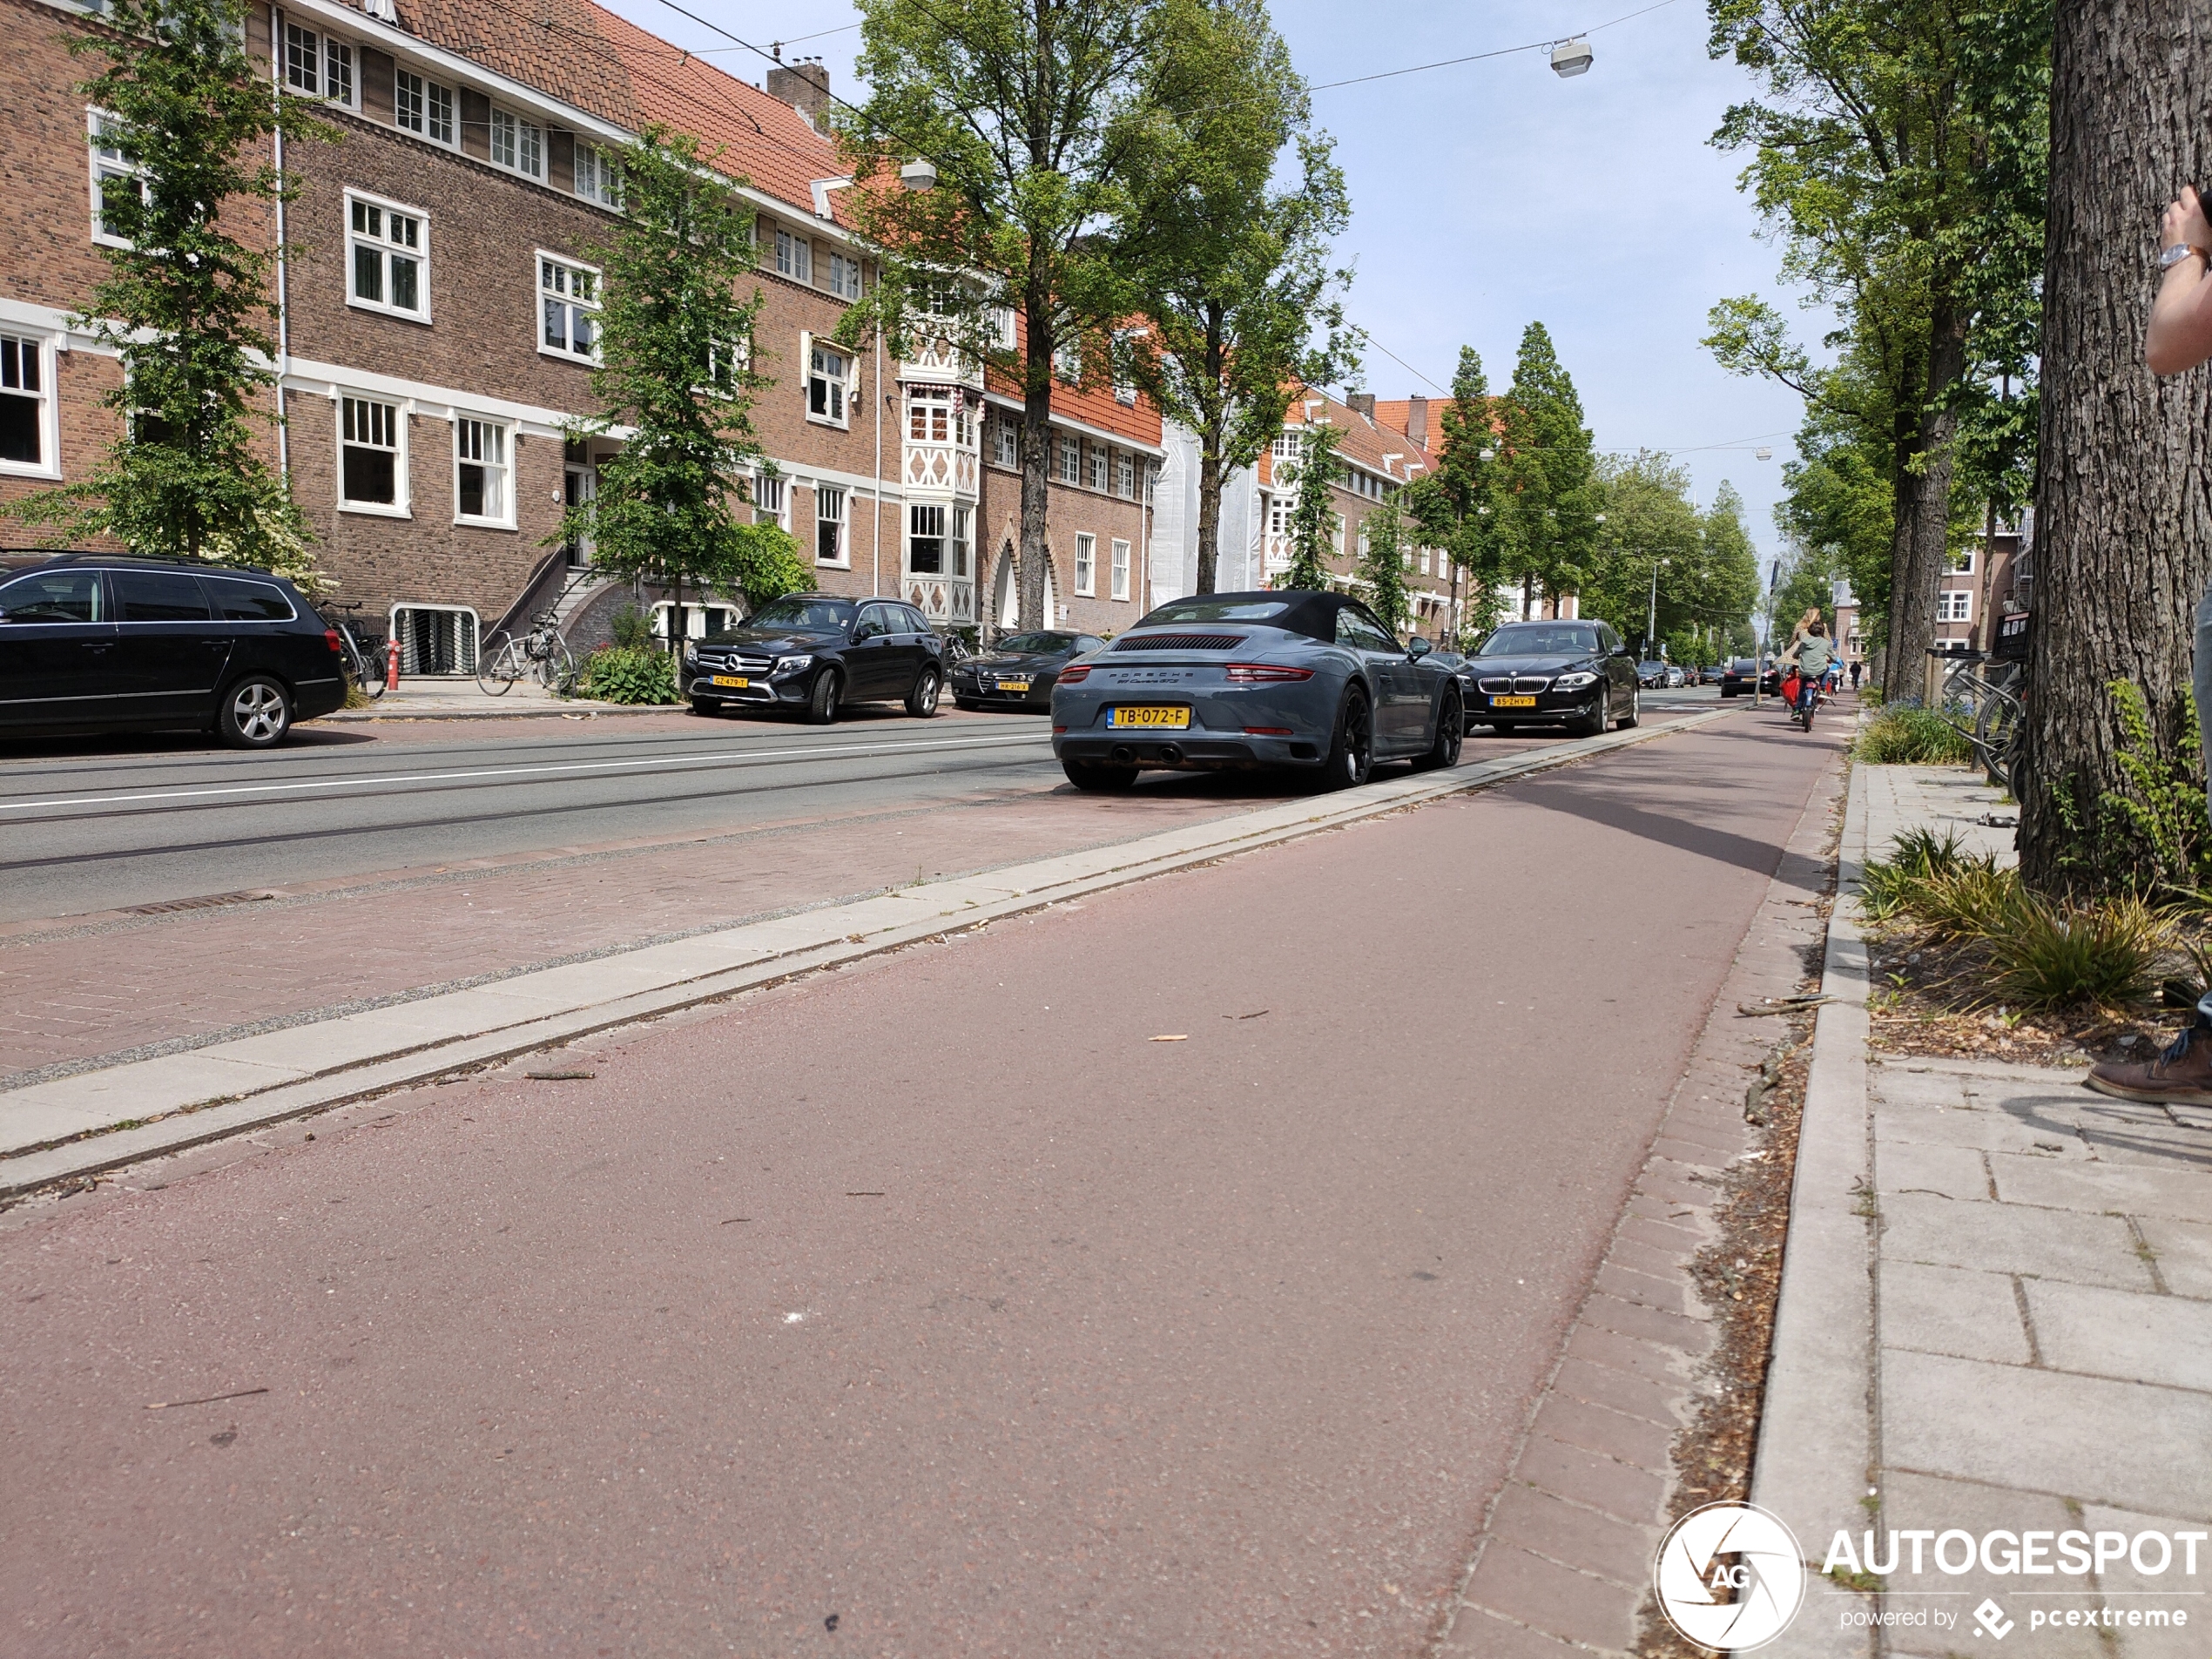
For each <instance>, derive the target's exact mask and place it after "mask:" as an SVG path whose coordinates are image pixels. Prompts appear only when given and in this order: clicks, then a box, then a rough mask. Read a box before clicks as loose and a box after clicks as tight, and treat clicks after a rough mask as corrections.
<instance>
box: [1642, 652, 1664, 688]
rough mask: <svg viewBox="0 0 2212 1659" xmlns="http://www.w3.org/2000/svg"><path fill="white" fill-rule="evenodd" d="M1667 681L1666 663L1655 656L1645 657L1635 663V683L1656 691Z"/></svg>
mask: <svg viewBox="0 0 2212 1659" xmlns="http://www.w3.org/2000/svg"><path fill="white" fill-rule="evenodd" d="M1666 683H1667V665H1666V664H1664V663H1662V662H1660V661H1658V660H1657V659H1656V658H1645V659H1644V660H1643V661H1642V662H1640V663H1638V664H1636V684H1637V685H1641V686H1642V687H1643V688H1644V689H1645V690H1646V691H1657V690H1658V689H1659V688H1660V687H1661V686H1662V685H1665V684H1666Z"/></svg>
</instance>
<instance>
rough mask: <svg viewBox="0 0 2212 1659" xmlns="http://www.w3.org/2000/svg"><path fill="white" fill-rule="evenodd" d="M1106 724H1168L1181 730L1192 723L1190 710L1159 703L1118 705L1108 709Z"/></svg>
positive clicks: (1176, 729)
mask: <svg viewBox="0 0 2212 1659" xmlns="http://www.w3.org/2000/svg"><path fill="white" fill-rule="evenodd" d="M1106 724H1107V725H1109V726H1137V725H1150V726H1168V727H1170V728H1172V729H1174V730H1175V731H1177V732H1180V731H1183V730H1184V729H1186V728H1187V727H1188V726H1189V725H1190V710H1189V709H1168V708H1161V707H1159V706H1157V705H1153V706H1151V707H1144V706H1142V705H1140V706H1138V707H1135V708H1130V707H1116V708H1111V709H1109V710H1107V711H1106Z"/></svg>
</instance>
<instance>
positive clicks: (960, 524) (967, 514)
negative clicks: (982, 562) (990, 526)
mask: <svg viewBox="0 0 2212 1659" xmlns="http://www.w3.org/2000/svg"><path fill="white" fill-rule="evenodd" d="M972 513H973V509H970V508H966V507H955V508H954V509H953V543H952V546H951V547H950V548H949V549H948V550H947V551H948V556H949V557H950V559H951V565H950V568H949V569H948V570H946V572H945V574H946V575H947V576H957V577H965V576H966V575H967V574H968V539H969V537H970V536H972V535H973V534H974V530H973V529H972V527H971V519H972Z"/></svg>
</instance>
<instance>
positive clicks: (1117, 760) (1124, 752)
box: [1112, 743, 1136, 766]
mask: <svg viewBox="0 0 2212 1659" xmlns="http://www.w3.org/2000/svg"><path fill="white" fill-rule="evenodd" d="M1112 758H1113V762H1114V764H1115V765H1117V766H1133V765H1136V750H1134V749H1132V748H1130V746H1129V745H1127V744H1126V743H1117V744H1116V745H1114V751H1113V757H1112Z"/></svg>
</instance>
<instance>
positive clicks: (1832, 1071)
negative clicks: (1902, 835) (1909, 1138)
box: [1751, 765, 1880, 1659]
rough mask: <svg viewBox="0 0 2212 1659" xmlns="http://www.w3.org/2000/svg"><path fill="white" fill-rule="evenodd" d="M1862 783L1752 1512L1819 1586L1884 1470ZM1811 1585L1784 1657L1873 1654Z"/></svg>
mask: <svg viewBox="0 0 2212 1659" xmlns="http://www.w3.org/2000/svg"><path fill="white" fill-rule="evenodd" d="M1866 781H1867V774H1866V770H1865V767H1864V766H1860V765H1854V766H1853V767H1852V768H1851V792H1850V797H1849V805H1848V806H1847V807H1846V809H1845V813H1844V835H1843V844H1842V846H1840V847H1838V867H1837V873H1836V901H1835V904H1834V905H1833V907H1831V910H1830V913H1829V917H1828V948H1827V954H1826V958H1825V960H1824V963H1823V966H1822V971H1821V987H1820V988H1821V990H1822V992H1823V993H1824V994H1825V995H1828V996H1830V997H1832V998H1833V999H1835V1000H1834V1001H1830V1002H1828V1003H1825V1004H1824V1005H1823V1007H1822V1008H1821V1010H1820V1013H1819V1015H1818V1017H1817V1020H1816V1021H1815V1022H1814V1025H1813V1040H1812V1064H1811V1071H1810V1074H1809V1075H1808V1076H1807V1079H1806V1083H1805V1107H1804V1122H1803V1124H1802V1127H1801V1128H1800V1130H1799V1132H1798V1138H1797V1178H1796V1180H1795V1182H1794V1184H1792V1186H1791V1194H1790V1232H1789V1238H1788V1241H1787V1243H1786V1244H1784V1247H1783V1258H1782V1289H1781V1296H1780V1299H1779V1301H1778V1302H1777V1305H1776V1309H1775V1320H1774V1345H1773V1349H1772V1351H1771V1355H1770V1359H1769V1362H1768V1369H1767V1389H1766V1399H1765V1402H1764V1408H1763V1410H1762V1413H1761V1415H1760V1421H1759V1443H1758V1450H1757V1455H1756V1457H1755V1458H1754V1460H1753V1462H1752V1466H1751V1468H1752V1482H1751V1501H1752V1502H1754V1503H1756V1504H1757V1505H1758V1506H1759V1507H1761V1508H1763V1509H1767V1510H1770V1511H1771V1512H1772V1513H1774V1514H1777V1515H1779V1516H1780V1517H1781V1518H1782V1520H1783V1521H1784V1523H1785V1524H1786V1525H1788V1526H1789V1527H1790V1529H1791V1531H1792V1532H1793V1533H1795V1534H1797V1545H1798V1548H1800V1549H1802V1550H1804V1552H1805V1553H1806V1554H1807V1556H1808V1557H1809V1559H1808V1561H1807V1563H1806V1568H1807V1571H1808V1572H1809V1573H1813V1574H1817V1573H1818V1572H1819V1570H1820V1561H1821V1560H1822V1558H1823V1556H1824V1552H1825V1549H1826V1544H1827V1539H1828V1536H1829V1534H1831V1532H1833V1531H1834V1530H1835V1529H1836V1528H1837V1527H1849V1526H1851V1525H1852V1524H1853V1523H1854V1522H1858V1521H1863V1520H1864V1519H1865V1509H1864V1508H1863V1507H1861V1500H1862V1499H1863V1498H1864V1496H1865V1493H1866V1489H1867V1486H1868V1483H1869V1481H1870V1480H1871V1471H1872V1469H1873V1468H1874V1467H1875V1465H1876V1463H1877V1462H1878V1453H1879V1449H1880V1448H1879V1447H1878V1434H1879V1432H1880V1429H1879V1424H1878V1421H1877V1416H1876V1401H1877V1400H1878V1398H1879V1394H1878V1387H1879V1380H1880V1379H1879V1377H1878V1372H1877V1365H1878V1358H1877V1354H1876V1351H1875V1346H1874V1279H1873V1259H1874V1258H1873V1251H1874V1244H1875V1238H1874V1228H1875V1226H1876V1223H1875V1222H1874V1221H1873V1220H1872V1219H1871V1217H1868V1216H1866V1215H1865V1213H1863V1204H1864V1195H1865V1193H1867V1192H1868V1191H1869V1190H1871V1184H1872V1176H1873V1162H1872V1151H1871V1137H1872V1133H1873V1128H1872V1123H1871V1120H1870V1118H1869V1116H1868V1111H1867V1103H1866V1069H1867V1060H1866V1045H1867V1040H1868V1031H1869V1020H1868V1015H1867V1011H1866V997H1867V966H1866V941H1865V935H1864V934H1862V933H1861V932H1860V930H1859V926H1858V914H1857V904H1858V890H1859V884H1860V881H1861V880H1862V878H1863V877H1864V874H1865V867H1866V859H1867V852H1868V849H1867V846H1866ZM1837 1593H1838V1592H1837V1591H1835V1590H1834V1588H1832V1587H1831V1586H1830V1585H1828V1584H1827V1583H1826V1582H1825V1581H1822V1580H1820V1579H1817V1578H1815V1579H1814V1580H1813V1581H1812V1582H1811V1584H1810V1585H1809V1586H1808V1588H1807V1594H1806V1598H1805V1602H1806V1604H1805V1606H1804V1608H1803V1609H1802V1610H1801V1611H1800V1612H1799V1614H1798V1615H1797V1622H1796V1625H1795V1627H1794V1628H1793V1629H1791V1630H1790V1631H1789V1632H1788V1633H1787V1635H1785V1636H1784V1638H1783V1639H1782V1640H1781V1641H1780V1642H1777V1645H1776V1647H1775V1648H1774V1649H1773V1651H1774V1652H1775V1653H1776V1654H1777V1655H1788V1656H1797V1655H1814V1656H1823V1659H1824V1656H1830V1655H1837V1656H1842V1655H1850V1656H1854V1659H1858V1656H1865V1655H1870V1654H1871V1653H1873V1652H1874V1651H1875V1649H1874V1641H1875V1638H1874V1635H1873V1634H1872V1632H1871V1629H1860V1630H1856V1631H1854V1630H1850V1629H1844V1628H1843V1623H1842V1621H1841V1620H1840V1619H1838V1620H1836V1621H1834V1622H1828V1621H1827V1620H1826V1619H1825V1617H1824V1615H1825V1613H1826V1611H1827V1609H1826V1608H1824V1607H1823V1606H1822V1603H1823V1602H1824V1600H1825V1598H1826V1597H1827V1596H1829V1595H1834V1594H1837Z"/></svg>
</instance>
